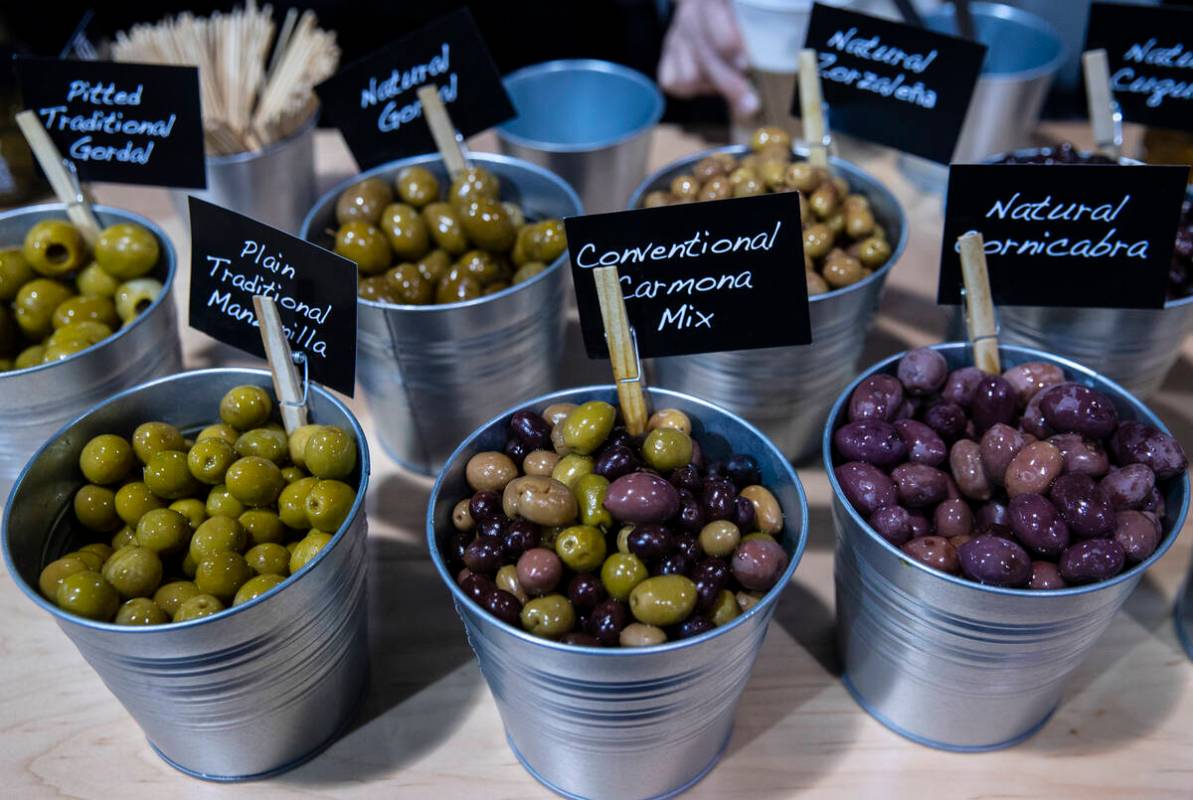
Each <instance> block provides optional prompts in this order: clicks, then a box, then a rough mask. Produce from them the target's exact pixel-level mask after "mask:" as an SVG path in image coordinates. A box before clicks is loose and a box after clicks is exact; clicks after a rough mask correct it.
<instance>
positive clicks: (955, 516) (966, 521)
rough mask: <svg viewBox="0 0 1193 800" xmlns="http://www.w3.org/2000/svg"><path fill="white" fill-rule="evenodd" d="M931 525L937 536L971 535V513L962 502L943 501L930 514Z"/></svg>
mask: <svg viewBox="0 0 1193 800" xmlns="http://www.w3.org/2000/svg"><path fill="white" fill-rule="evenodd" d="M932 523H933V524H932V527H933V528H935V529H936V535H937V536H943V537H944V538H946V539H951V538H953V537H954V536H968V535H970V534H971V533H973V511H972V510H970V508H969V503H967V502H965V501H964V500H945V501H944V502H942V503H941V504H940V505H938V506H937V507H936V510H935V511H933V512H932Z"/></svg>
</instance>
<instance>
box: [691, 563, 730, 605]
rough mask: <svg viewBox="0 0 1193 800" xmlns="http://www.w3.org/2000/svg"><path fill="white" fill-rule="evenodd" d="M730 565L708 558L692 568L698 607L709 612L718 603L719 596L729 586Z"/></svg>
mask: <svg viewBox="0 0 1193 800" xmlns="http://www.w3.org/2000/svg"><path fill="white" fill-rule="evenodd" d="M729 577H730V570H729V565H728V564H727V563H726V562H725V561H724V560H723V559H720V558H706V559H704V560H703V561H701V562H700V563H699V564H697V565H696V566H695V567H693V568H692V575H691V578H692V580H693V581H694V582H695V584H696V607H697V608H699V609H700V610H701V611H709V610H711V609H712V607H713V606H714V605H716V602H717V595H719V594H720V593H721V591H722V590H723V589H725V587H726V586H727V585H728V584H729Z"/></svg>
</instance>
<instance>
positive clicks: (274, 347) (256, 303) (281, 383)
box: [253, 295, 307, 434]
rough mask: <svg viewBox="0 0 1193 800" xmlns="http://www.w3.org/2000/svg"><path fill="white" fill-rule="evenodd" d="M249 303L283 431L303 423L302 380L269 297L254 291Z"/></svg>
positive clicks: (305, 410)
mask: <svg viewBox="0 0 1193 800" xmlns="http://www.w3.org/2000/svg"><path fill="white" fill-rule="evenodd" d="M253 307H254V308H255V309H257V324H258V325H259V326H260V328H261V343H262V344H264V345H265V358H266V359H267V360H268V361H269V371H270V372H272V373H273V390H274V391H275V392H276V393H277V396H278V408H279V409H280V410H281V412H282V425H284V426H285V428H286V433H287V434H290V433H294V431H296V430H298V429H299V428H301V427H302V426H303V425H306V424H307V407H306V404H305V403H304V402H303V396H302V394H303V392H302V381H301V380H300V379H299V377H298V370H297V369H296V368H295V366H294V357H293V355H292V354H291V353H290V344H289V343H288V342H287V341H286V333H285V331H284V330H282V318H281V317H280V316H279V315H278V305H277V303H275V302H274V301H273V298H270V297H264V296H262V295H256V296H255V297H253Z"/></svg>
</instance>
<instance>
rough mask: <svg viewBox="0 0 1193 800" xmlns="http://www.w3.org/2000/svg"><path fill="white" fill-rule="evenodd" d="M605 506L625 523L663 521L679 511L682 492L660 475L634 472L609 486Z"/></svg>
mask: <svg viewBox="0 0 1193 800" xmlns="http://www.w3.org/2000/svg"><path fill="white" fill-rule="evenodd" d="M605 508H607V509H608V510H609V511H610V513H612V514H613V516H614V517H615V518H617V519H619V520H624V521H625V522H631V523H647V522H662V521H664V520H667V519H670V518H671V517H673V516H674V515H675V514H676V512H678V511H679V492H678V491H677V490H676V489H675V487H674V486H672V485H671V484H670V483H668V482H667V481H666V480H664V479H663V478H661V477H659V476H658V475H653V474H651V473H649V472H634V473H631V474H629V475H623V476H621V477H620V478H618V479H617V480H615V481H613V482H612V483H611V484H610V485H609V490H608V492H607V493H606V494H605Z"/></svg>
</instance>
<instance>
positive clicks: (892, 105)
mask: <svg viewBox="0 0 1193 800" xmlns="http://www.w3.org/2000/svg"><path fill="white" fill-rule="evenodd" d="M804 47H810V48H813V49H814V50H816V54H817V57H818V58H819V60H820V81H821V86H822V91H823V92H824V99H825V102H827V103H828V106H829V118H828V123H829V127H830V128H831V129H833V130H838V131H842V132H844V133H848V134H852V135H853V136H857V137H859V138H861V139H866V140H869V141H871V142H877V143H878V144H883V145H887V146H888V147H894V148H895V149H897V150H902V151H904V152H907V153H912V154H913V155H917V156H922V157H923V158H927V159H931V160H932V161H937V162H940V163H942V164H947V163H948V162H949V160H950V159H951V158H952V157H953V150H954V148H955V147H956V146H957V138H958V137H959V136H960V135H961V126H962V125H963V124H964V122H965V112H966V111H967V110H968V109H969V99H970V97H971V96H972V95H973V90H974V86H976V85H977V81H978V75H979V74H980V73H981V71H982V61H983V60H984V59H985V57H986V46H985V45H983V44H978V43H977V42H971V41H968V40H966V39H959V38H957V37H954V36H946V35H944V34H940V33H933V32H932V31H929V30H925V29H924V28H917V27H914V26H911V25H903V24H901V23H898V22H891V21H890V20H885V19H879V18H877V17H871V16H869V15H867V14H858V13H857V12H854V11H846V10H845V9H842V8H833V7H832V6H824V5H821V4H820V3H816V4H814V5H813V6H812V19H811V21H810V22H809V23H808V34H807V38H806V39H805V40H804ZM792 114H794V115H795V116H797V117H798V116H799V115H800V107H799V91H798V84H797V87H796V96H795V98H794V101H793V104H792Z"/></svg>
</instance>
